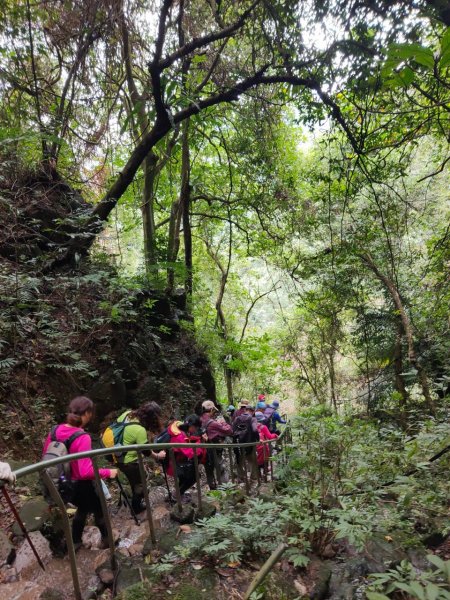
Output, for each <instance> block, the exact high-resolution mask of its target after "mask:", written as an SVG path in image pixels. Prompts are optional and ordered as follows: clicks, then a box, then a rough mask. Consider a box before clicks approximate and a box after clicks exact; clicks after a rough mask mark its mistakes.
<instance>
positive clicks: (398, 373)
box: [393, 323, 408, 410]
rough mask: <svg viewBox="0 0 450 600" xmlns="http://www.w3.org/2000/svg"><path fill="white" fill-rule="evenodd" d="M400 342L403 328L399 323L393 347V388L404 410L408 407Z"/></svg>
mask: <svg viewBox="0 0 450 600" xmlns="http://www.w3.org/2000/svg"><path fill="white" fill-rule="evenodd" d="M402 342H403V327H402V324H401V323H399V325H398V328H397V335H396V338H395V346H394V357H393V359H394V360H393V364H394V387H395V390H396V391H397V392H398V393H399V394H400V405H401V408H402V410H405V409H406V407H407V405H408V392H407V390H406V385H405V380H404V377H403V352H402Z"/></svg>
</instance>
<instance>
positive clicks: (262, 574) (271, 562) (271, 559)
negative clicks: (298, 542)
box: [243, 543, 289, 600]
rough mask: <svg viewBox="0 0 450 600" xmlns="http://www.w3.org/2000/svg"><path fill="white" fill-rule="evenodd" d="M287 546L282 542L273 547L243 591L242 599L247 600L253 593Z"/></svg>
mask: <svg viewBox="0 0 450 600" xmlns="http://www.w3.org/2000/svg"><path fill="white" fill-rule="evenodd" d="M288 547H289V546H288V545H287V544H285V543H282V544H280V545H279V546H278V547H277V548H275V550H274V551H273V552H272V554H271V555H270V556H269V558H268V559H267V560H266V562H265V563H264V564H263V566H262V567H261V568H260V570H259V571H258V572H257V573H256V575H255V576H254V577H253V579H252V582H251V584H250V585H249V587H248V588H247V591H246V592H245V595H244V599H243V600H249V598H250V596H251V595H252V594H253V592H254V591H255V590H256V588H257V587H258V586H259V585H261V583H262V582H263V581H264V579H265V578H266V577H267V575H268V574H269V573H270V571H271V570H272V569H273V567H274V566H275V564H276V563H277V561H278V560H279V559H280V558H281V556H282V555H283V553H284V552H285V551H286V550H287V549H288Z"/></svg>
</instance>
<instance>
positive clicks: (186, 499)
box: [181, 492, 192, 504]
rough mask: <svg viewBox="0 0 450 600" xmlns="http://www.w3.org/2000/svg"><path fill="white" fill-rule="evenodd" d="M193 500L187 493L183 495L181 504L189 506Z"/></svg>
mask: <svg viewBox="0 0 450 600" xmlns="http://www.w3.org/2000/svg"><path fill="white" fill-rule="evenodd" d="M191 500H192V498H191V495H190V494H188V493H187V492H186V493H184V494H182V495H181V504H189V503H190V502H191Z"/></svg>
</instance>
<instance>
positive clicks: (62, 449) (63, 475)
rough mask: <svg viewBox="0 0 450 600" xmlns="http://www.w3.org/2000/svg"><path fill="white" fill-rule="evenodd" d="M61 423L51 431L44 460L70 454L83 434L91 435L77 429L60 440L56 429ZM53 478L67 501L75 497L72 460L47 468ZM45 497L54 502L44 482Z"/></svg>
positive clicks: (62, 496)
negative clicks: (74, 443) (65, 438)
mask: <svg viewBox="0 0 450 600" xmlns="http://www.w3.org/2000/svg"><path fill="white" fill-rule="evenodd" d="M58 427H59V425H55V426H54V427H52V429H51V431H50V444H49V445H48V447H47V450H46V451H45V454H44V456H43V457H42V460H43V461H44V460H51V459H52V458H61V457H63V456H67V455H68V454H70V446H71V445H72V444H73V442H74V441H75V440H76V439H77V438H79V437H81V436H82V435H89V434H88V433H86V432H85V431H75V433H72V435H71V436H70V437H68V438H67V440H65V441H64V442H59V441H58V439H57V437H56V430H57V428H58ZM45 470H46V472H47V474H48V475H49V476H50V478H51V480H52V481H53V483H54V484H55V486H56V488H57V490H58V492H59V494H60V496H61V498H62V499H63V501H64V502H65V503H67V502H70V501H71V500H72V499H73V491H74V485H73V481H72V477H71V473H70V462H65V463H59V464H58V465H53V466H52V467H48V468H47V469H45ZM44 497H45V499H46V500H47V502H49V503H53V500H52V498H51V496H50V492H49V491H48V488H47V486H46V485H45V484H44Z"/></svg>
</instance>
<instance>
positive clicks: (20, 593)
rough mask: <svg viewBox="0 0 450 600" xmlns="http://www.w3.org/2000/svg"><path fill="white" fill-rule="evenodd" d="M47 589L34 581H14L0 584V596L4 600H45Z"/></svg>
mask: <svg viewBox="0 0 450 600" xmlns="http://www.w3.org/2000/svg"><path fill="white" fill-rule="evenodd" d="M48 591H49V588H47V587H45V586H43V585H39V584H38V583H35V582H34V581H16V582H14V583H6V584H4V585H2V586H0V593H1V597H2V598H4V599H5V600H7V599H8V600H46V596H45V594H47V593H48ZM47 598H48V596H47ZM60 598H61V596H60Z"/></svg>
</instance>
